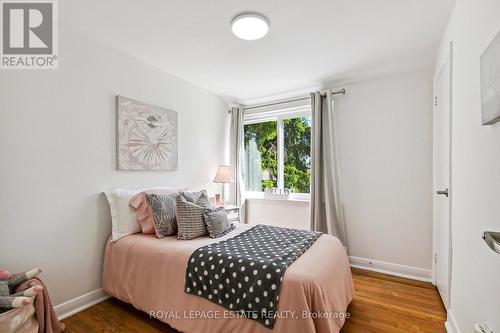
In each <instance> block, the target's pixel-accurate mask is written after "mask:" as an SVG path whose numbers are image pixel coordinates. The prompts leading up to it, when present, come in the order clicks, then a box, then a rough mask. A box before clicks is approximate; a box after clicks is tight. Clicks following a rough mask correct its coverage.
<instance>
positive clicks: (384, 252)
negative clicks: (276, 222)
mask: <svg viewBox="0 0 500 333" xmlns="http://www.w3.org/2000/svg"><path fill="white" fill-rule="evenodd" d="M346 89H347V96H344V97H338V98H337V99H336V106H337V109H336V110H337V111H338V133H339V143H340V145H339V151H340V161H341V163H340V165H341V172H342V180H343V195H344V212H345V217H346V223H347V236H348V246H349V255H351V256H356V257H362V258H370V259H375V260H380V261H386V262H390V263H395V264H401V265H407V266H414V267H418V268H424V269H430V268H431V266H432V265H431V263H432V258H431V257H432V73H431V72H417V73H411V74H402V75H398V76H393V77H387V78H382V79H379V80H374V81H369V82H360V83H357V84H354V85H350V86H347V87H346Z"/></svg>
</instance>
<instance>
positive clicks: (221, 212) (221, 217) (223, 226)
mask: <svg viewBox="0 0 500 333" xmlns="http://www.w3.org/2000/svg"><path fill="white" fill-rule="evenodd" d="M203 217H204V219H205V224H206V225H207V229H208V234H209V235H210V237H212V238H219V237H222V236H224V235H225V234H227V233H228V232H230V231H232V230H233V229H234V228H235V226H234V224H231V223H229V221H228V219H227V213H226V210H225V209H224V208H223V207H220V208H217V209H215V210H211V211H205V213H204V214H203Z"/></svg>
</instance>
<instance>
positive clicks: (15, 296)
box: [0, 268, 43, 312]
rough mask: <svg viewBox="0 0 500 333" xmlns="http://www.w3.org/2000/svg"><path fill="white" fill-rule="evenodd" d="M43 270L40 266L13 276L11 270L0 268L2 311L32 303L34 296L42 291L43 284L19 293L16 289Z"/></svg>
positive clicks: (0, 303) (0, 305)
mask: <svg viewBox="0 0 500 333" xmlns="http://www.w3.org/2000/svg"><path fill="white" fill-rule="evenodd" d="M41 272H42V270H41V269H40V268H35V269H33V270H31V271H29V272H26V273H22V274H19V275H16V276H15V277H11V274H10V273H9V271H7V270H4V269H0V312H3V311H5V310H9V309H11V308H19V307H21V306H24V305H28V304H30V303H31V299H32V297H35V296H36V295H37V294H40V293H41V292H42V290H43V287H42V286H34V287H31V288H28V289H26V290H23V291H21V292H18V293H16V292H15V290H16V288H17V287H19V286H20V285H21V284H22V283H24V282H26V281H28V280H29V279H32V278H34V277H35V276H37V275H38V274H40V273H41Z"/></svg>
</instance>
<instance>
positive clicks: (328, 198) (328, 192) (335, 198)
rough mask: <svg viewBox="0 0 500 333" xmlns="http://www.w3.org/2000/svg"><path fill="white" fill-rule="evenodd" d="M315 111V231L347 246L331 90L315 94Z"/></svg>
mask: <svg viewBox="0 0 500 333" xmlns="http://www.w3.org/2000/svg"><path fill="white" fill-rule="evenodd" d="M311 113H312V133H311V230H316V231H321V232H324V233H328V234H331V235H334V236H336V237H338V238H339V239H340V241H341V242H342V244H343V245H344V246H345V247H347V237H346V228H345V222H344V214H343V212H342V203H341V197H340V196H341V186H340V173H339V166H338V160H337V159H338V156H337V149H336V142H335V126H334V125H335V121H334V118H335V117H334V110H333V100H332V91H331V90H327V91H326V96H321V92H314V93H312V94H311Z"/></svg>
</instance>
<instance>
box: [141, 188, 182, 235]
mask: <svg viewBox="0 0 500 333" xmlns="http://www.w3.org/2000/svg"><path fill="white" fill-rule="evenodd" d="M178 196H179V195H178V193H177V192H173V193H169V194H156V193H146V197H147V198H148V201H149V205H150V206H151V210H152V212H153V223H154V227H155V233H156V237H158V238H163V237H166V236H171V235H175V233H177V221H176V217H175V198H176V197H178Z"/></svg>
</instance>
